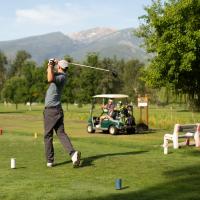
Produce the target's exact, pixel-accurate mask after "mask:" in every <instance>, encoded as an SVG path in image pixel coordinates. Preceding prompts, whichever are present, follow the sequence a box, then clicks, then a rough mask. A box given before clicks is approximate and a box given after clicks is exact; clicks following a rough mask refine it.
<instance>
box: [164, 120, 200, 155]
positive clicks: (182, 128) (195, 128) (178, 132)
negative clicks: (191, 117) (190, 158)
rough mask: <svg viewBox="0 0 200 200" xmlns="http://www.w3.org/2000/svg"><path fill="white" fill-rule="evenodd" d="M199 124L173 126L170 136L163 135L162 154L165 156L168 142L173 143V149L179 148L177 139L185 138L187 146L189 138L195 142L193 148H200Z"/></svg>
mask: <svg viewBox="0 0 200 200" xmlns="http://www.w3.org/2000/svg"><path fill="white" fill-rule="evenodd" d="M199 136H200V123H197V124H175V125H174V131H173V133H172V134H168V133H167V134H165V135H164V144H163V147H164V153H165V154H167V149H168V143H169V140H171V141H172V142H173V147H174V149H178V148H179V139H181V138H186V139H187V144H189V140H190V138H193V139H194V141H195V146H196V147H199V146H200V139H199Z"/></svg>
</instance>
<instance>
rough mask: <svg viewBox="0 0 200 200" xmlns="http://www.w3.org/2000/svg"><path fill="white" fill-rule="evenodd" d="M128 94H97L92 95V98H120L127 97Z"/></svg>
mask: <svg viewBox="0 0 200 200" xmlns="http://www.w3.org/2000/svg"><path fill="white" fill-rule="evenodd" d="M128 97H129V96H128V95H125V94H99V95H95V96H93V98H108V99H122V98H128Z"/></svg>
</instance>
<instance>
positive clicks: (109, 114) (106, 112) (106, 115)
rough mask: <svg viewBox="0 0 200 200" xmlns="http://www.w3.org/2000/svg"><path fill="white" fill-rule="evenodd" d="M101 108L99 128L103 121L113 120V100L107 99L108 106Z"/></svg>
mask: <svg viewBox="0 0 200 200" xmlns="http://www.w3.org/2000/svg"><path fill="white" fill-rule="evenodd" d="M101 108H102V109H103V113H102V115H101V116H100V120H99V126H100V125H101V122H102V121H103V120H105V119H113V113H114V108H115V105H114V103H113V100H112V99H109V100H108V104H106V105H102V107H101Z"/></svg>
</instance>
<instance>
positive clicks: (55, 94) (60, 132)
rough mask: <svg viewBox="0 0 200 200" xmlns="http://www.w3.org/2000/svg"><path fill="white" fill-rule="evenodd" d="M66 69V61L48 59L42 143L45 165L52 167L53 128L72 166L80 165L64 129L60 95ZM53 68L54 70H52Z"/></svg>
mask: <svg viewBox="0 0 200 200" xmlns="http://www.w3.org/2000/svg"><path fill="white" fill-rule="evenodd" d="M67 69H68V62H67V61H65V60H60V61H56V60H55V59H50V60H49V63H48V68H47V81H48V83H49V87H48V90H47V92H46V97H45V109H44V129H45V132H44V143H45V154H46V160H47V167H53V164H54V147H53V131H54V130H55V132H56V134H57V136H58V138H59V139H60V141H61V143H62V145H63V147H64V149H65V150H66V151H67V152H68V153H69V155H70V156H71V160H72V163H73V166H74V167H78V166H79V165H80V157H81V153H80V152H79V151H76V150H75V149H74V148H73V146H72V143H71V141H70V139H69V137H68V135H67V134H66V133H65V130H64V122H63V119H64V114H63V110H62V107H61V95H62V89H63V87H64V85H65V82H66V72H67ZM54 70H55V71H56V72H54Z"/></svg>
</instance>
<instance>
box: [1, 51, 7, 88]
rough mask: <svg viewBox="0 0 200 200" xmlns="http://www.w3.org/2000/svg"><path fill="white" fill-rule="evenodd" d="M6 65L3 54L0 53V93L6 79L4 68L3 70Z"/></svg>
mask: <svg viewBox="0 0 200 200" xmlns="http://www.w3.org/2000/svg"><path fill="white" fill-rule="evenodd" d="M6 64H7V58H6V56H5V55H4V53H3V52H1V51H0V91H1V89H2V87H3V84H4V81H5V79H6V68H5V65H6Z"/></svg>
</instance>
